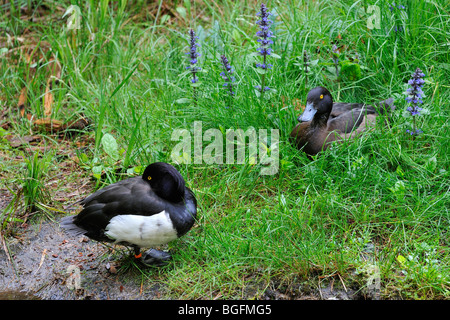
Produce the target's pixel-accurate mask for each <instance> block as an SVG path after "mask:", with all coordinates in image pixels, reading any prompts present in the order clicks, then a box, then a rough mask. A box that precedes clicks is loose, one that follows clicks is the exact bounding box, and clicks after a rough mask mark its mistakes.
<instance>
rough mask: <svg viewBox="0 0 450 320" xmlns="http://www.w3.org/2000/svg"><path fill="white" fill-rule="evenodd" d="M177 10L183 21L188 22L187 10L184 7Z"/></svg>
mask: <svg viewBox="0 0 450 320" xmlns="http://www.w3.org/2000/svg"><path fill="white" fill-rule="evenodd" d="M176 10H177V12H178V13H179V14H180V16H182V17H183V19H184V20H186V9H185V8H183V7H177V9H176Z"/></svg>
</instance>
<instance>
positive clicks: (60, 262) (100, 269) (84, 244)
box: [0, 222, 163, 300]
mask: <svg viewBox="0 0 450 320" xmlns="http://www.w3.org/2000/svg"><path fill="white" fill-rule="evenodd" d="M5 245H6V247H7V252H5V250H4V249H2V250H0V299H20V300H24V299H51V300H61V299H69V300H73V299H101V300H103V299H114V300H117V299H126V300H138V299H158V298H161V296H162V293H161V292H162V291H163V288H162V287H161V285H160V284H154V283H153V284H148V281H145V280H144V281H143V279H142V277H139V276H136V273H132V274H131V273H127V272H118V267H117V266H116V259H115V258H117V254H115V255H114V258H112V256H111V255H110V250H111V249H110V248H108V247H106V246H104V245H102V244H100V243H97V242H95V241H91V240H89V239H87V238H85V237H80V238H68V237H67V235H66V234H64V232H63V231H62V230H61V229H60V227H59V226H58V224H57V223H54V222H43V223H40V224H37V225H32V226H29V227H28V228H27V230H26V231H25V232H24V233H23V234H21V235H20V239H18V238H11V237H10V238H8V239H5ZM125 254H126V252H125ZM109 259H114V260H109Z"/></svg>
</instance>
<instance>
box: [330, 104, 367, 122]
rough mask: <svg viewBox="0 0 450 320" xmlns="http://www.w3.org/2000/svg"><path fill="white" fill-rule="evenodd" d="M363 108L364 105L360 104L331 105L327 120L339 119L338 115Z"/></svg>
mask: <svg viewBox="0 0 450 320" xmlns="http://www.w3.org/2000/svg"><path fill="white" fill-rule="evenodd" d="M363 106H364V104H362V103H344V102H336V103H333V108H332V109H331V113H330V116H329V118H330V119H333V118H336V117H339V116H340V115H342V114H344V113H346V112H349V111H351V110H353V109H361V108H362V107H363Z"/></svg>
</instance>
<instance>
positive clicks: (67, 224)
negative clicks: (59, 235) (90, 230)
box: [59, 216, 86, 236]
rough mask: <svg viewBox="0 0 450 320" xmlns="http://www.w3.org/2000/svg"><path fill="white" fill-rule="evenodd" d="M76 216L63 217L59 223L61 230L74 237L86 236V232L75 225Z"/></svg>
mask: <svg viewBox="0 0 450 320" xmlns="http://www.w3.org/2000/svg"><path fill="white" fill-rule="evenodd" d="M75 217H76V216H67V217H63V218H62V219H61V220H60V221H59V225H60V227H61V228H63V229H64V231H66V232H67V233H68V234H70V235H72V236H81V235H84V234H86V230H84V229H82V228H80V227H79V226H77V225H76V224H75V223H74V221H73V220H74V218H75Z"/></svg>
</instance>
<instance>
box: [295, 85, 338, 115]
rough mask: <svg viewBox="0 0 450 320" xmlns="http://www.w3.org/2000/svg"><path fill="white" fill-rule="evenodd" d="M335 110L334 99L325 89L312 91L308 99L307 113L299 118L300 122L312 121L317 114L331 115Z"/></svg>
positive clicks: (317, 88)
mask: <svg viewBox="0 0 450 320" xmlns="http://www.w3.org/2000/svg"><path fill="white" fill-rule="evenodd" d="M332 108H333V97H332V96H331V93H330V91H328V90H327V89H325V88H324V87H316V88H314V89H311V90H310V91H309V93H308V97H307V99H306V107H305V111H304V112H303V113H302V114H301V115H300V116H299V117H298V119H297V120H298V121H299V122H307V121H311V120H312V119H313V118H314V116H315V114H316V113H317V114H318V115H322V114H325V113H330V112H331V109H332Z"/></svg>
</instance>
